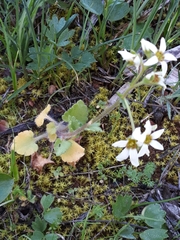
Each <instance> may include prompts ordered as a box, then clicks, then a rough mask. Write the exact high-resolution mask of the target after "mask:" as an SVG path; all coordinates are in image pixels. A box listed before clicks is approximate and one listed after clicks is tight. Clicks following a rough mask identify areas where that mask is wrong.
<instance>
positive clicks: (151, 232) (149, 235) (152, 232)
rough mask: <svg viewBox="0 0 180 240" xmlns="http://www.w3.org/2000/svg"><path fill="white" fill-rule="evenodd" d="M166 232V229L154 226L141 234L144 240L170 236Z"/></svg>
mask: <svg viewBox="0 0 180 240" xmlns="http://www.w3.org/2000/svg"><path fill="white" fill-rule="evenodd" d="M166 232H167V230H165V229H159V228H154V229H148V230H146V231H144V232H143V233H141V234H140V235H139V236H140V238H141V239H143V240H164V239H166V238H167V237H168V235H167V234H166Z"/></svg>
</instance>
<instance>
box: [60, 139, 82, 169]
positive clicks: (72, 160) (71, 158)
mask: <svg viewBox="0 0 180 240" xmlns="http://www.w3.org/2000/svg"><path fill="white" fill-rule="evenodd" d="M69 141H70V142H71V146H70V147H69V148H68V150H67V151H66V152H65V153H63V154H61V155H60V156H61V158H62V160H63V161H64V162H67V163H68V164H69V165H71V166H73V167H75V166H76V163H77V162H78V161H79V159H80V158H81V157H83V156H84V154H85V153H84V152H85V149H84V148H83V147H81V146H80V145H79V144H78V143H76V142H75V141H73V140H69Z"/></svg>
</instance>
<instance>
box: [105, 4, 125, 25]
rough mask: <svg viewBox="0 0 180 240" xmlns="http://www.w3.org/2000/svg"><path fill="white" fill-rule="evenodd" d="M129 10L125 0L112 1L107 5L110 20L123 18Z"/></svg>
mask: <svg viewBox="0 0 180 240" xmlns="http://www.w3.org/2000/svg"><path fill="white" fill-rule="evenodd" d="M129 11H130V8H129V4H128V3H126V2H120V3H112V4H110V5H109V7H108V11H107V16H108V20H109V21H111V22H115V21H118V20H120V19H122V18H124V17H125V16H126V15H127V14H128V12H129Z"/></svg>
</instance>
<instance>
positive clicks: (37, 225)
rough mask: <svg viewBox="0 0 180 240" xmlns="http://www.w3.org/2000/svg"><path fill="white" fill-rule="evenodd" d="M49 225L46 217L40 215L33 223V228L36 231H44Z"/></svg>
mask: <svg viewBox="0 0 180 240" xmlns="http://www.w3.org/2000/svg"><path fill="white" fill-rule="evenodd" d="M46 227H47V223H46V221H45V220H44V219H41V218H40V217H39V216H37V217H36V219H35V221H34V222H33V223H32V229H33V230H35V231H40V232H44V230H45V229H46Z"/></svg>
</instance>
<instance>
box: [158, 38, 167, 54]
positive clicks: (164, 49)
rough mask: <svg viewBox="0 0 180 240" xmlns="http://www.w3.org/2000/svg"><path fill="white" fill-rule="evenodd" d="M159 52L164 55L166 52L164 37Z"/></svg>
mask: <svg viewBox="0 0 180 240" xmlns="http://www.w3.org/2000/svg"><path fill="white" fill-rule="evenodd" d="M159 51H160V52H162V53H164V52H165V51H166V41H165V39H164V38H163V37H162V38H161V41H160V47H159Z"/></svg>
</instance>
